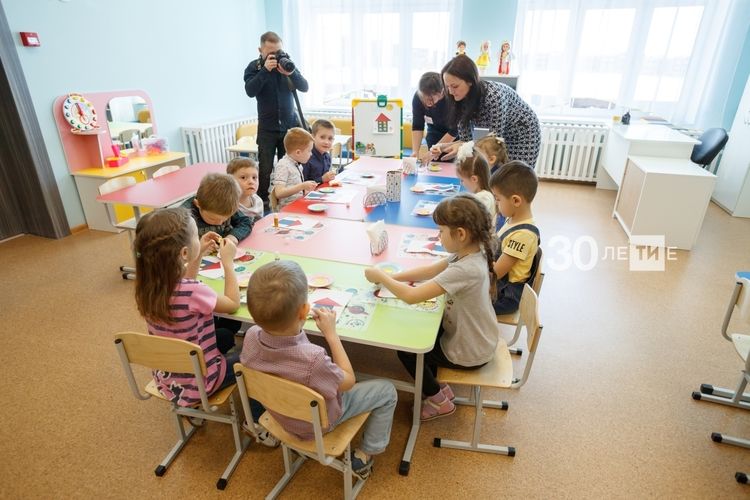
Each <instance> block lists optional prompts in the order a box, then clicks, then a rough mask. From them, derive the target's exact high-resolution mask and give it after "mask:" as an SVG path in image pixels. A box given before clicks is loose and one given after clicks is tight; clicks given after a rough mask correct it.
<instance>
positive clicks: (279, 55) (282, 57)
mask: <svg viewBox="0 0 750 500" xmlns="http://www.w3.org/2000/svg"><path fill="white" fill-rule="evenodd" d="M271 56H273V57H275V58H276V62H278V63H279V66H280V67H281V69H283V70H284V71H286V72H287V73H291V72H292V71H294V68H296V66H295V65H294V63H293V62H292V60H291V59H290V58H289V54H287V53H286V52H284V51H283V50H277V51H276V52H271V53H270V54H268V57H271Z"/></svg>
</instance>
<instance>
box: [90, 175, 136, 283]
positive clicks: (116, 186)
mask: <svg viewBox="0 0 750 500" xmlns="http://www.w3.org/2000/svg"><path fill="white" fill-rule="evenodd" d="M136 182H137V181H136V180H135V177H133V176H130V175H126V176H123V177H115V178H114V179H110V180H108V181H107V182H105V183H104V184H102V185H101V186H99V194H100V195H104V194H109V193H112V192H115V191H119V190H120V189H123V188H126V187H128V186H132V185H134V184H135V183H136ZM107 217H108V218H109V222H110V224H112V225H113V226H114V227H116V228H118V229H123V230H125V231H127V232H128V241H129V242H130V249H131V251H133V252H134V250H133V233H134V232H135V226H136V223H137V221H136V220H135V217H131V218H129V219H127V220H124V221H121V222H117V217H116V215H115V212H114V209H113V207H112V206H111V205H109V204H107ZM133 261H134V262H135V253H134V254H133ZM120 271H121V272H122V279H124V280H132V279H135V268H134V267H131V266H120Z"/></svg>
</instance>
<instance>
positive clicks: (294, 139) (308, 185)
mask: <svg viewBox="0 0 750 500" xmlns="http://www.w3.org/2000/svg"><path fill="white" fill-rule="evenodd" d="M284 148H285V149H286V154H285V155H284V157H283V158H282V159H280V160H279V161H278V163H277V164H276V166H275V167H274V169H273V173H272V174H271V191H270V193H269V196H270V198H271V206H272V207H273V208H274V210H280V209H282V208H283V207H284V206H286V205H288V204H290V203H291V202H293V201H295V200H296V199H298V198H301V197H302V196H304V195H305V193H307V192H308V191H312V190H313V189H315V186H317V185H318V183H317V182H315V181H306V180H304V178H303V175H302V164H303V163H307V161H308V160H309V159H310V156H311V155H312V149H313V136H312V135H310V132H308V131H307V130H305V129H303V128H299V127H294V128H290V129H289V131H287V133H286V136H284Z"/></svg>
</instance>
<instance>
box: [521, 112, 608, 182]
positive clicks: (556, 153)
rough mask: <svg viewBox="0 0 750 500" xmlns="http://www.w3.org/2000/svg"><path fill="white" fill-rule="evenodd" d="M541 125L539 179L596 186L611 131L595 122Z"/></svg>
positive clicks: (547, 121) (542, 123) (556, 122)
mask: <svg viewBox="0 0 750 500" xmlns="http://www.w3.org/2000/svg"><path fill="white" fill-rule="evenodd" d="M540 122H541V126H542V150H541V152H540V153H539V158H538V159H537V161H536V166H535V168H534V170H536V173H537V175H538V176H539V178H540V179H559V180H566V181H582V182H596V172H597V169H598V168H599V162H600V159H601V157H602V154H603V152H604V146H605V144H606V142H607V134H608V133H609V127H608V126H607V125H605V124H603V123H594V122H587V123H582V122H572V121H570V122H568V121H562V120H545V119H541V120H540Z"/></svg>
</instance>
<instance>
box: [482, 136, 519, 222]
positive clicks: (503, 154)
mask: <svg viewBox="0 0 750 500" xmlns="http://www.w3.org/2000/svg"><path fill="white" fill-rule="evenodd" d="M474 147H475V148H477V149H478V150H480V151H481V152H482V153H484V155H485V156H486V157H487V161H488V162H489V164H490V175H492V174H494V173H495V172H497V169H498V168H500V167H501V166H502V165H505V164H506V163H508V162H509V161H510V158H508V148H507V147H506V145H505V139H503V138H502V137H498V136H496V135H495V133H494V132H490V133H489V134H487V135H485V136H484V137H482V138H481V139H479V140H478V141H477V142H476V143H475V144H474ZM495 211H496V212H497V210H495ZM503 224H505V217H503V215H502V214H497V220H496V221H495V231H499V230H500V228H501V227H503Z"/></svg>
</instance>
